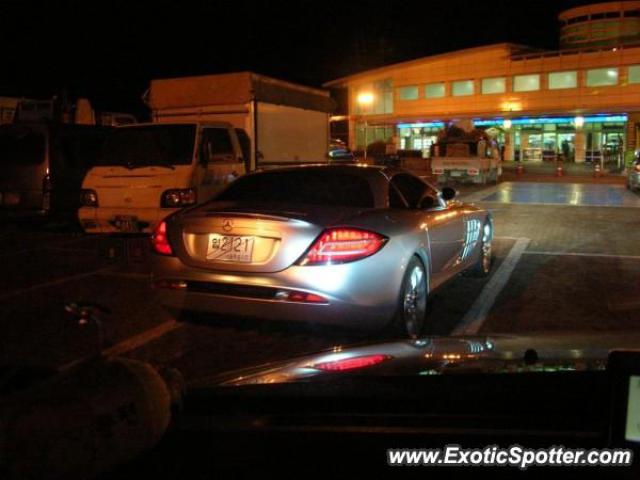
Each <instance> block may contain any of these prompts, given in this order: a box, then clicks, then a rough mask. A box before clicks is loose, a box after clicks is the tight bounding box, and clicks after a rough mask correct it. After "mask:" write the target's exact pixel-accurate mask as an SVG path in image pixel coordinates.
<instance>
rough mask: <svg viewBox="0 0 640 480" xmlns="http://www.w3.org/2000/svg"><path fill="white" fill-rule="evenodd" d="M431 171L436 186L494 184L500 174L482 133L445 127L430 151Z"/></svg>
mask: <svg viewBox="0 0 640 480" xmlns="http://www.w3.org/2000/svg"><path fill="white" fill-rule="evenodd" d="M431 171H432V173H433V174H434V175H436V176H437V178H438V183H446V182H449V181H451V180H456V181H460V182H470V183H478V184H486V183H487V182H497V181H498V178H499V177H500V175H501V173H502V166H501V162H500V153H499V151H498V148H497V146H496V144H495V143H494V142H492V141H491V140H490V139H489V138H488V137H486V135H485V134H484V133H483V132H481V131H477V130H474V131H471V132H465V131H464V130H462V129H460V128H456V127H449V128H448V129H447V130H443V132H442V133H441V135H440V138H439V139H438V142H437V143H436V144H435V145H434V147H433V155H432V158H431Z"/></svg>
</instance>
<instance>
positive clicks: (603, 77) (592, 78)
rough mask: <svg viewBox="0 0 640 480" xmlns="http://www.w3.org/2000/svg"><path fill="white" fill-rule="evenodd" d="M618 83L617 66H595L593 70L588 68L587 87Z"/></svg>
mask: <svg viewBox="0 0 640 480" xmlns="http://www.w3.org/2000/svg"><path fill="white" fill-rule="evenodd" d="M617 84H618V69H617V68H594V69H593V70H587V87H602V86H607V85H617Z"/></svg>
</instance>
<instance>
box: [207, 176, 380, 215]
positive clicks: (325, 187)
mask: <svg viewBox="0 0 640 480" xmlns="http://www.w3.org/2000/svg"><path fill="white" fill-rule="evenodd" d="M216 200H227V201H240V202H242V201H259V202H285V203H289V204H291V205H295V204H307V205H331V206H343V207H361V208H371V207H373V206H374V200H373V193H372V192H371V187H370V186H369V182H368V181H367V180H366V178H363V177H361V176H358V175H351V174H348V173H338V172H335V171H329V170H326V171H322V170H304V169H303V170H300V171H284V172H277V171H274V172H265V173H259V174H256V175H249V176H246V177H241V178H239V179H238V180H236V181H235V182H233V183H232V184H231V185H230V186H229V188H227V189H226V190H225V191H224V192H222V193H221V194H220V195H218V197H217V198H216Z"/></svg>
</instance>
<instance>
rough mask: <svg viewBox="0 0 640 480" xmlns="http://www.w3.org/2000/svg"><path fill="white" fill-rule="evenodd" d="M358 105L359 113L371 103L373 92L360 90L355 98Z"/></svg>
mask: <svg viewBox="0 0 640 480" xmlns="http://www.w3.org/2000/svg"><path fill="white" fill-rule="evenodd" d="M356 101H357V102H358V105H359V106H360V113H362V112H363V111H364V109H365V108H366V107H369V106H371V105H373V93H371V92H360V93H359V94H358V97H357V99H356ZM364 161H365V163H366V161H367V120H366V119H365V121H364Z"/></svg>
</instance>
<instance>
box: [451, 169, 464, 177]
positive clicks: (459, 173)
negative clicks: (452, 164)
mask: <svg viewBox="0 0 640 480" xmlns="http://www.w3.org/2000/svg"><path fill="white" fill-rule="evenodd" d="M451 176H452V177H461V176H462V172H461V171H459V170H452V171H451Z"/></svg>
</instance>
